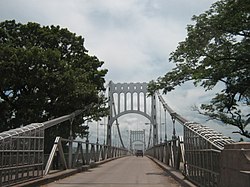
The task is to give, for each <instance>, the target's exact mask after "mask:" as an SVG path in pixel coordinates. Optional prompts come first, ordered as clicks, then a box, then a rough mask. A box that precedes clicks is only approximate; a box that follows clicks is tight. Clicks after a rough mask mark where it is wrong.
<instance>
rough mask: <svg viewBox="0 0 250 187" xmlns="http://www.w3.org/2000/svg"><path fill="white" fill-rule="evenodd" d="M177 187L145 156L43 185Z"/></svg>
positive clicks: (125, 158)
mask: <svg viewBox="0 0 250 187" xmlns="http://www.w3.org/2000/svg"><path fill="white" fill-rule="evenodd" d="M73 186H74V187H80V186H81V187H87V186H88V187H177V186H180V184H178V183H177V182H176V181H175V180H174V179H173V178H171V177H170V176H168V175H167V174H166V173H165V172H164V171H163V170H162V169H161V168H160V167H159V166H157V165H156V164H155V163H154V162H153V161H151V160H150V159H149V158H147V157H135V156H129V157H123V158H120V159H117V160H114V161H111V162H108V163H105V164H103V165H100V166H98V167H96V168H93V169H90V170H88V171H87V172H82V173H78V174H76V175H73V176H71V177H67V178H65V179H62V180H58V181H56V182H53V183H50V184H47V185H44V186H43V187H73Z"/></svg>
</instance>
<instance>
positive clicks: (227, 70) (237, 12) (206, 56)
mask: <svg viewBox="0 0 250 187" xmlns="http://www.w3.org/2000/svg"><path fill="white" fill-rule="evenodd" d="M192 20H193V21H195V22H196V23H195V24H194V25H188V26H187V37H186V39H185V41H182V42H180V43H179V45H178V47H177V49H176V50H175V51H174V52H172V53H171V54H170V61H171V62H174V63H175V64H176V67H175V68H173V69H172V70H171V71H170V72H167V73H166V74H165V75H164V76H163V77H159V78H158V79H157V80H156V81H152V82H151V84H150V85H149V90H150V92H151V93H152V92H153V91H155V90H157V89H163V91H164V93H167V92H170V91H172V90H174V89H175V87H176V86H179V85H181V84H183V83H185V82H187V81H194V84H195V85H200V86H202V87H204V88H205V90H210V89H213V88H214V87H215V86H216V85H218V84H220V85H223V88H222V89H221V91H220V92H219V93H216V94H215V96H214V98H213V99H212V100H211V102H210V103H209V104H202V105H201V107H200V110H199V111H200V112H201V113H202V114H204V115H206V116H208V117H209V119H217V120H219V121H222V122H223V123H226V124H230V125H233V126H236V127H238V129H239V131H237V132H235V133H239V134H241V135H243V136H245V137H248V138H250V132H249V131H248V130H247V125H249V123H250V113H249V103H250V2H249V1H248V0H247V1H241V0H221V1H218V2H216V3H214V4H213V5H212V6H211V7H210V9H209V10H208V11H206V12H205V13H203V14H201V15H199V16H193V18H192Z"/></svg>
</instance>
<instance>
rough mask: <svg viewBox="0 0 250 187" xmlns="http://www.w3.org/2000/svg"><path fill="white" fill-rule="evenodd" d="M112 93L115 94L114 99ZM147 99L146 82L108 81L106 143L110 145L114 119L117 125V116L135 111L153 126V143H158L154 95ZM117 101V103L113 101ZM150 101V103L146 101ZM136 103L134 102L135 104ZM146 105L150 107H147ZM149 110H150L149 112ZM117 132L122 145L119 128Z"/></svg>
mask: <svg viewBox="0 0 250 187" xmlns="http://www.w3.org/2000/svg"><path fill="white" fill-rule="evenodd" d="M114 94H117V97H116V99H114ZM150 98H151V99H147V83H145V82H144V83H116V84H115V83H113V82H112V81H110V82H109V87H108V99H109V101H108V106H109V117H108V125H107V145H111V129H112V125H113V123H114V122H115V121H116V125H117V126H118V125H119V123H118V118H119V117H121V116H123V115H126V114H130V113H135V114H139V115H142V116H144V117H146V118H147V119H148V120H149V121H150V124H151V125H152V127H153V145H156V144H158V128H157V122H156V96H155V95H153V96H150ZM115 101H117V103H115ZM148 102H150V103H148ZM135 103H136V104H135ZM148 105H149V106H150V107H151V109H147V107H148ZM150 111H151V112H150ZM118 133H119V137H120V141H121V143H122V145H123V142H122V139H121V136H120V132H119V128H118Z"/></svg>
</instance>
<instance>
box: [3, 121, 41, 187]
mask: <svg viewBox="0 0 250 187" xmlns="http://www.w3.org/2000/svg"><path fill="white" fill-rule="evenodd" d="M43 149H44V125H43V124H42V123H35V124H30V125H27V126H25V127H22V128H17V129H13V130H9V131H6V132H2V133H0V176H1V178H0V186H6V185H10V184H13V183H17V182H21V181H26V180H30V179H35V178H38V177H40V176H42V175H43Z"/></svg>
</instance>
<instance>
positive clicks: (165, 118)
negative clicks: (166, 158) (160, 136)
mask: <svg viewBox="0 0 250 187" xmlns="http://www.w3.org/2000/svg"><path fill="white" fill-rule="evenodd" d="M164 111H165V140H164V141H165V143H167V141H168V139H167V112H166V109H165V110H164Z"/></svg>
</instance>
